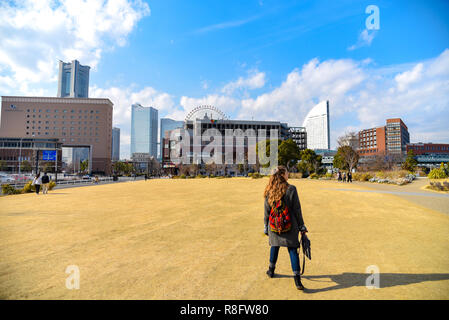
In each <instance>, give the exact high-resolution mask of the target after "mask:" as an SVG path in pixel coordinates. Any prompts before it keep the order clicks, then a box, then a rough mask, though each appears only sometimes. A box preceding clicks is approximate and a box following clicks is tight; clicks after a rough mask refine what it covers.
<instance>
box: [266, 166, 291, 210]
mask: <svg viewBox="0 0 449 320" xmlns="http://www.w3.org/2000/svg"><path fill="white" fill-rule="evenodd" d="M286 172H288V171H287V168H286V167H284V166H279V167H277V168H276V170H275V172H274V173H273V174H272V175H271V177H270V180H269V181H268V185H267V186H266V188H265V191H264V193H263V196H264V198H267V197H268V203H269V204H270V205H271V204H272V203H273V202H276V201H279V200H281V198H282V197H283V196H284V194H285V192H286V191H287V188H288V183H287V180H286V179H285V173H286Z"/></svg>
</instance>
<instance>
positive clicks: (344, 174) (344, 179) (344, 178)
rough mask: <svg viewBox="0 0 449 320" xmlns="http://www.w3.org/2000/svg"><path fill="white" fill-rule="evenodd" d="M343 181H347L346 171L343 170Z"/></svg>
mask: <svg viewBox="0 0 449 320" xmlns="http://www.w3.org/2000/svg"><path fill="white" fill-rule="evenodd" d="M343 182H346V172H343Z"/></svg>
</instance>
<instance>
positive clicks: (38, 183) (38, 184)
mask: <svg viewBox="0 0 449 320" xmlns="http://www.w3.org/2000/svg"><path fill="white" fill-rule="evenodd" d="M41 184H42V178H41V173H40V172H38V173H37V174H36V176H35V177H34V179H33V182H31V185H33V186H34V189H35V190H36V194H39V190H40V189H41Z"/></svg>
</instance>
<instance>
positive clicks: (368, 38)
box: [348, 29, 377, 51]
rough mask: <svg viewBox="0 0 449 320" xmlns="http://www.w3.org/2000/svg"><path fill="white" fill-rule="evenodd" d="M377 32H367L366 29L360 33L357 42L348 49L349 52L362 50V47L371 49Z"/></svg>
mask: <svg viewBox="0 0 449 320" xmlns="http://www.w3.org/2000/svg"><path fill="white" fill-rule="evenodd" d="M376 34H377V32H376V30H370V31H369V30H367V29H364V30H363V31H362V32H360V34H359V37H358V39H357V42H356V43H355V44H353V45H352V46H350V47H349V48H348V50H349V51H352V50H355V49H358V48H361V47H369V46H370V45H371V42H373V40H374V37H375V36H376Z"/></svg>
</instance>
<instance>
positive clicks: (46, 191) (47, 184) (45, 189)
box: [42, 172, 50, 194]
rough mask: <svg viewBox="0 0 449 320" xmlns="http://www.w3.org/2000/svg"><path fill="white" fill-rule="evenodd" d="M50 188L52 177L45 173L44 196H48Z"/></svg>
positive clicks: (43, 180) (43, 178) (43, 182)
mask: <svg viewBox="0 0 449 320" xmlns="http://www.w3.org/2000/svg"><path fill="white" fill-rule="evenodd" d="M49 186H50V177H49V176H47V172H44V175H43V176H42V194H48V187H49Z"/></svg>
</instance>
